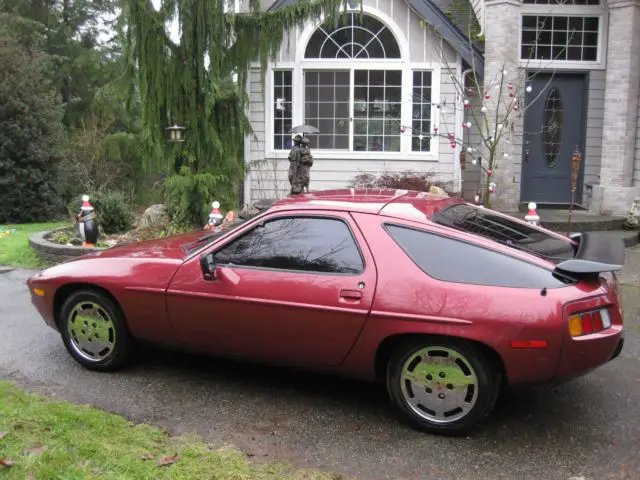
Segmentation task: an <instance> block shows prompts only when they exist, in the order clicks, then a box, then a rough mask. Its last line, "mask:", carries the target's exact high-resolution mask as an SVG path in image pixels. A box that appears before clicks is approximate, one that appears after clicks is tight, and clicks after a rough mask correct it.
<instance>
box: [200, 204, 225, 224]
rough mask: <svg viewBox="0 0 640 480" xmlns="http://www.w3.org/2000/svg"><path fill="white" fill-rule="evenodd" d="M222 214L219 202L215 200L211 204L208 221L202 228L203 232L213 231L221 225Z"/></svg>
mask: <svg viewBox="0 0 640 480" xmlns="http://www.w3.org/2000/svg"><path fill="white" fill-rule="evenodd" d="M222 220H223V217H222V213H220V202H218V201H217V200H215V201H214V202H213V203H212V204H211V213H209V221H208V222H207V224H206V225H205V226H204V229H205V230H215V229H216V228H218V227H219V226H220V225H222Z"/></svg>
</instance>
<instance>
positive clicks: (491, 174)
mask: <svg viewBox="0 0 640 480" xmlns="http://www.w3.org/2000/svg"><path fill="white" fill-rule="evenodd" d="M487 176H489V177H493V170H491V169H489V170H487Z"/></svg>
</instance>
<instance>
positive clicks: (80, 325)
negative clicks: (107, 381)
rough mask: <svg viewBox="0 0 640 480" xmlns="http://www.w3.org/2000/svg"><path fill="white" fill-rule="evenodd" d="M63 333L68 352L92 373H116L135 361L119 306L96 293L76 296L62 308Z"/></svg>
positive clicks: (131, 341) (61, 330)
mask: <svg viewBox="0 0 640 480" xmlns="http://www.w3.org/2000/svg"><path fill="white" fill-rule="evenodd" d="M60 333H61V334H62V339H63V341H64V345H65V347H66V348H67V351H68V352H69V353H70V354H71V356H72V357H73V358H74V359H75V360H76V361H78V362H79V363H80V364H82V365H84V366H85V367H87V368H90V369H92V370H101V371H112V370H116V369H118V368H121V367H123V366H125V365H126V364H127V363H128V362H129V361H130V359H131V354H132V347H133V339H132V337H131V334H130V333H129V331H128V329H127V327H126V325H125V322H124V316H123V315H122V313H121V311H120V309H119V308H118V306H117V305H116V304H115V303H114V302H113V301H112V300H111V299H110V298H109V297H107V296H106V295H104V294H102V293H100V292H97V291H93V290H80V291H77V292H75V293H73V294H72V295H71V296H70V297H69V298H67V300H66V301H65V302H64V304H63V305H62V308H61V309H60Z"/></svg>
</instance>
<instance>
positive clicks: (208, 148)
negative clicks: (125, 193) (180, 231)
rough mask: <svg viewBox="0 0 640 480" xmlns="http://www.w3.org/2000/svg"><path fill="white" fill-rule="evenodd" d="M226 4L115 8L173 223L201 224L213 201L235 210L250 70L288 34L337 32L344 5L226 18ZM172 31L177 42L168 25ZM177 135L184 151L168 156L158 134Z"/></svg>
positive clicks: (140, 0)
mask: <svg viewBox="0 0 640 480" xmlns="http://www.w3.org/2000/svg"><path fill="white" fill-rule="evenodd" d="M227 2H228V0H165V1H163V2H162V4H161V6H160V8H159V9H158V10H156V9H155V8H154V7H153V5H152V2H150V1H148V0H122V3H121V5H122V16H121V19H120V25H121V27H122V28H123V30H122V31H123V32H124V35H125V38H126V42H125V45H126V55H127V58H128V65H129V67H128V68H129V70H128V72H129V74H131V75H132V76H133V77H134V78H135V84H136V87H137V90H136V93H137V94H139V99H140V102H141V114H142V125H143V127H142V128H143V130H142V134H143V140H144V143H145V145H146V147H147V151H148V152H149V153H148V157H147V158H149V159H150V160H151V161H152V162H158V161H161V162H162V159H164V161H163V162H162V163H163V164H164V165H165V166H166V167H167V169H173V177H171V178H170V179H169V181H168V182H167V185H166V187H167V190H166V194H167V203H168V204H169V206H170V208H172V209H173V211H174V214H176V215H177V216H178V221H182V222H185V223H190V224H194V223H196V224H197V223H200V222H201V221H203V220H204V218H206V213H207V205H208V204H210V202H211V200H212V198H213V197H214V196H215V198H216V199H218V200H220V201H221V202H222V204H223V206H224V207H226V208H230V207H232V206H234V205H235V204H236V201H237V191H238V188H239V184H240V182H241V181H242V180H243V178H244V162H243V145H244V139H245V136H246V135H248V134H250V132H251V128H250V124H249V121H248V119H247V116H246V108H247V106H248V96H247V92H246V86H247V78H248V71H249V67H250V65H251V63H252V62H259V64H260V65H262V72H263V74H264V72H265V70H266V66H267V63H268V61H269V60H270V59H274V58H275V55H276V53H277V52H278V51H279V49H280V47H281V44H282V40H283V37H284V34H285V32H286V31H288V30H290V29H292V28H294V27H296V26H303V24H304V23H305V22H306V21H309V20H311V19H319V18H320V17H321V16H326V18H328V20H329V21H330V22H335V21H336V19H337V17H338V14H339V13H340V6H341V4H342V3H343V0H315V1H308V2H296V3H294V4H293V5H290V6H288V7H284V8H282V9H279V10H276V11H266V12H265V11H262V10H261V2H260V0H249V2H248V3H249V4H248V12H247V13H240V14H235V13H229V12H228V10H229V9H228V8H227V7H228V3H227ZM171 21H175V22H176V23H177V26H178V30H179V42H178V43H176V42H173V41H172V40H171V36H170V34H169V32H168V28H167V25H168V24H169V23H170V22H171ZM173 124H178V125H181V126H184V127H185V141H184V143H181V144H177V145H173V146H172V147H170V148H168V147H167V143H166V140H165V138H166V137H165V128H166V127H167V126H169V125H173Z"/></svg>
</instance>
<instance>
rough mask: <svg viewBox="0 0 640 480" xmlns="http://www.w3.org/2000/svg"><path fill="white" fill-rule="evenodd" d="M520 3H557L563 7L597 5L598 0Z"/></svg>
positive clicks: (525, 0) (531, 3) (531, 1)
mask: <svg viewBox="0 0 640 480" xmlns="http://www.w3.org/2000/svg"><path fill="white" fill-rule="evenodd" d="M522 3H524V4H525V5H554V6H555V5H559V6H563V7H565V6H566V7H571V6H576V5H577V6H583V5H589V6H596V7H597V6H599V5H600V0H524V1H523V2H522Z"/></svg>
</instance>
